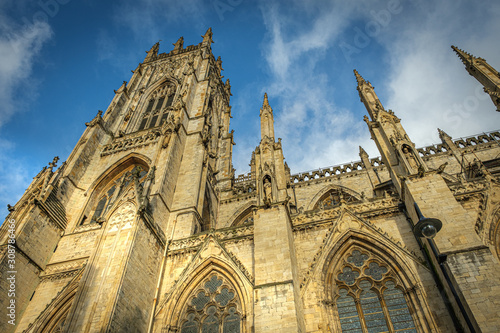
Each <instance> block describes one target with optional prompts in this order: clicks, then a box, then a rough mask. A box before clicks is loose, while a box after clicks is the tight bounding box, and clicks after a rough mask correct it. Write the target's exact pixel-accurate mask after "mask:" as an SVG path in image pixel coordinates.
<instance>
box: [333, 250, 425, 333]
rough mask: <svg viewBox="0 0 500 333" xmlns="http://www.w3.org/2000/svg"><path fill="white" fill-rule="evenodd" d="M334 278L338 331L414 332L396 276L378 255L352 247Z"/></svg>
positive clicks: (368, 332) (369, 332)
mask: <svg viewBox="0 0 500 333" xmlns="http://www.w3.org/2000/svg"><path fill="white" fill-rule="evenodd" d="M335 280H336V283H337V288H338V289H337V290H338V294H337V295H336V301H335V304H336V307H337V312H338V316H339V321H340V326H341V329H342V332H367V333H378V332H405V333H417V330H416V328H415V323H414V321H413V318H412V316H411V314H410V310H409V308H408V304H407V301H406V298H405V295H404V294H403V291H402V290H401V286H400V284H398V280H397V277H396V275H395V274H394V273H393V272H392V270H391V269H389V267H388V265H385V264H384V263H383V262H381V261H380V260H378V258H375V257H374V256H372V255H371V254H370V253H368V252H364V251H362V250H361V249H354V250H352V251H351V252H350V254H348V255H347V256H346V257H345V258H344V265H343V267H342V268H341V270H340V271H338V272H337V273H336V274H335Z"/></svg>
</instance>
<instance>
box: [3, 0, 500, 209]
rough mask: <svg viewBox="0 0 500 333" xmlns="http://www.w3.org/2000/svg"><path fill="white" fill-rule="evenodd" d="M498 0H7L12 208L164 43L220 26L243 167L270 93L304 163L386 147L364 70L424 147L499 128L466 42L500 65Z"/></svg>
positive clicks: (294, 165)
mask: <svg viewBox="0 0 500 333" xmlns="http://www.w3.org/2000/svg"><path fill="white" fill-rule="evenodd" d="M498 17H500V3H499V2H498V1H494V0H485V1H483V2H481V5H477V3H476V2H475V1H460V0H443V1H439V2H435V1H431V0H411V1H398V0H381V1H377V0H352V1H333V0H332V1H319V0H311V1H293V0H290V1H272V0H267V1H248V0H206V1H201V0H185V1H166V0H164V1H153V0H124V1H120V2H111V1H97V0H85V1H77V0H41V1H26V0H4V1H2V2H0V59H2V61H1V62H0V105H1V108H0V211H1V212H4V214H7V210H6V204H7V203H10V204H14V203H15V202H16V201H17V200H18V199H19V198H20V196H21V195H22V193H23V192H24V189H25V188H26V187H27V186H28V185H29V183H30V182H31V179H32V178H33V177H34V176H35V175H36V174H37V173H38V172H39V171H40V169H41V168H42V167H43V166H45V165H47V163H48V162H49V161H51V160H52V158H53V157H54V156H56V155H57V156H59V157H60V158H61V162H62V161H64V160H66V158H67V157H68V156H69V153H70V152H71V150H72V149H73V147H74V145H75V144H76V142H77V140H78V139H79V137H80V135H81V134H82V132H83V131H84V129H85V125H84V123H85V122H86V121H89V120H91V119H92V118H93V117H94V116H95V114H96V113H97V110H99V109H102V110H105V109H106V108H107V106H108V104H109V103H110V101H111V99H112V97H113V94H114V93H113V89H118V87H120V85H121V83H122V81H124V80H126V81H128V80H129V79H130V76H131V74H132V73H131V72H130V71H131V70H132V69H135V68H136V67H137V65H138V63H139V62H141V61H143V60H144V57H145V53H144V51H146V50H149V49H150V48H151V46H152V45H153V44H154V43H155V42H157V41H158V40H162V42H161V44H160V52H168V51H170V50H171V49H172V48H173V46H172V43H174V42H175V41H176V40H177V39H178V38H179V37H180V36H183V37H184V41H185V42H184V45H185V46H186V45H192V44H197V43H199V42H200V41H201V37H200V36H201V35H202V34H204V33H205V31H206V30H207V28H208V27H212V29H213V32H214V37H213V38H214V41H215V43H214V44H213V52H214V55H215V56H216V57H217V56H221V57H222V60H223V68H224V72H223V75H224V76H225V78H229V79H230V81H231V85H232V93H233V97H232V100H231V105H232V111H233V112H232V115H233V119H232V120H231V127H232V128H233V129H234V130H235V142H236V146H234V155H233V163H234V166H235V168H236V174H241V173H246V172H248V171H249V167H248V163H249V161H250V156H251V151H252V150H253V149H254V148H255V146H256V145H257V144H258V143H259V139H260V133H259V131H260V127H259V117H258V115H259V109H260V107H261V105H262V99H263V95H264V92H267V93H268V95H269V101H270V104H271V106H272V107H273V109H274V113H275V133H276V136H278V137H281V138H282V139H283V141H282V143H283V146H284V154H285V158H286V161H287V162H288V165H289V166H290V168H291V171H292V173H297V172H301V171H306V170H311V169H317V168H320V167H326V166H330V165H335V164H341V163H343V162H350V161H355V160H359V156H358V152H359V149H358V146H359V145H361V146H363V147H364V148H365V150H366V151H367V152H368V153H369V154H370V156H372V157H375V156H378V155H379V153H378V152H377V150H376V147H375V145H374V143H373V142H372V141H371V140H370V136H369V132H368V129H367V128H366V124H365V123H364V122H363V120H362V119H363V115H365V114H366V110H365V109H364V106H363V104H362V103H360V101H359V97H358V94H357V91H356V81H355V79H354V75H353V73H352V70H353V69H354V68H356V69H357V70H358V71H359V72H360V73H361V75H363V77H364V78H365V79H367V80H369V81H370V82H371V83H372V84H373V85H374V86H375V88H376V92H377V94H378V96H379V98H380V99H381V101H382V104H383V105H384V106H385V108H387V109H389V108H390V109H392V110H394V112H395V113H396V114H397V115H398V116H399V117H400V118H401V119H402V123H403V126H404V127H405V128H406V130H407V132H408V133H409V135H410V138H411V139H412V140H413V141H414V142H415V143H416V145H417V146H425V145H428V144H431V143H437V142H439V138H438V135H437V130H436V128H437V127H439V128H442V129H443V130H444V131H446V132H447V133H448V134H450V135H451V136H453V137H461V136H468V135H473V134H477V133H481V132H483V131H491V130H496V129H499V128H500V113H498V112H495V108H494V107H493V104H492V103H491V101H490V100H489V98H488V96H487V95H486V94H484V93H483V92H482V87H481V86H480V85H479V84H478V83H477V81H476V80H475V79H473V78H472V77H470V76H469V75H468V74H467V72H466V71H465V68H464V66H463V64H462V63H461V61H460V60H459V59H458V57H457V56H456V55H455V54H454V53H453V52H452V50H451V48H450V45H452V44H453V45H456V46H458V47H460V48H462V49H465V50H466V51H468V52H471V53H472V54H474V55H476V56H480V57H483V58H485V59H486V60H487V61H488V62H489V63H490V64H491V65H492V66H493V67H495V68H497V69H500V56H499V55H500V52H499V51H500V43H498V34H499V31H500V21H499V20H498Z"/></svg>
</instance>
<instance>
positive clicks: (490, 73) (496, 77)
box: [451, 45, 500, 111]
mask: <svg viewBox="0 0 500 333" xmlns="http://www.w3.org/2000/svg"><path fill="white" fill-rule="evenodd" d="M451 48H452V49H453V51H455V53H456V54H457V55H458V57H459V58H460V60H462V62H463V63H464V65H465V69H466V70H467V72H469V74H470V75H472V76H474V77H475V78H476V80H478V81H479V83H481V84H482V85H483V87H484V92H485V93H487V94H488V95H490V98H491V101H492V102H493V104H494V105H495V107H496V110H497V111H500V74H499V73H498V71H497V70H496V69H495V68H493V67H492V66H491V65H490V64H488V63H487V62H486V60H484V59H483V58H479V57H474V56H473V55H472V54H470V53H467V52H465V51H463V50H460V49H459V48H458V47H456V46H454V45H452V46H451Z"/></svg>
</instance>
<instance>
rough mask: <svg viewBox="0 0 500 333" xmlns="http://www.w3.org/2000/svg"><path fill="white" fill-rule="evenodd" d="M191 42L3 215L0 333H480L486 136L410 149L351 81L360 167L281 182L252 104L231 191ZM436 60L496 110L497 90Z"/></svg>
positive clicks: (278, 149) (495, 222)
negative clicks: (246, 142) (248, 138)
mask: <svg viewBox="0 0 500 333" xmlns="http://www.w3.org/2000/svg"><path fill="white" fill-rule="evenodd" d="M202 38H203V39H202V40H201V42H200V43H199V44H196V45H190V46H184V40H183V38H182V37H181V38H180V39H179V40H178V41H177V42H176V43H175V44H174V46H173V49H172V50H171V51H170V52H168V53H159V52H158V51H159V44H158V43H157V44H155V45H154V46H153V47H152V48H151V49H150V50H149V51H148V52H147V55H146V57H145V59H144V61H143V62H142V63H140V64H139V65H138V66H137V68H136V69H135V70H133V71H132V72H133V74H132V77H131V78H130V80H129V81H128V82H126V81H124V82H123V84H122V86H121V87H119V89H118V90H115V95H114V97H113V99H112V101H111V103H110V105H109V106H108V108H107V109H106V110H105V112H103V111H99V112H98V113H97V115H96V116H95V118H94V119H92V120H90V121H89V122H87V123H86V124H85V125H86V129H85V131H84V132H83V134H82V136H81V138H80V139H79V141H78V142H77V144H76V146H75V148H74V149H73V151H72V153H71V154H70V156H69V157H68V159H67V160H66V161H64V162H62V161H58V158H57V157H56V158H54V160H53V161H52V162H51V163H49V164H48V166H46V167H44V168H43V169H42V170H41V171H40V172H39V173H38V175H36V177H35V178H34V179H33V181H32V183H31V185H30V186H29V187H28V188H27V189H26V191H25V193H24V195H23V196H22V197H21V199H20V200H19V201H18V202H17V203H16V204H15V205H14V206H9V215H8V216H7V217H6V219H5V221H4V223H3V224H2V226H1V228H0V244H1V246H0V274H1V280H0V293H1V296H0V304H1V306H0V307H1V309H2V319H1V320H0V331H1V332H6V333H7V332H18V333H21V332H26V333H28V332H29V333H31V332H33V333H34V332H70V333H77V332H101V333H102V332H148V333H150V332H154V333H167V332H177V333H197V332H214V333H217V332H220V333H222V332H224V333H229V332H230V333H240V332H241V333H250V332H285V333H288V332H322V333H328V332H365V333H368V332H405V333H410V332H413V333H416V332H418V333H424V332H443V333H447V332H484V333H487V332H490V333H494V332H499V331H500V315H499V313H500V262H499V256H500V132H499V131H496V132H490V133H482V134H480V135H477V136H472V137H467V138H462V139H459V140H456V139H455V140H454V139H452V138H451V137H450V136H449V135H447V134H446V133H445V132H444V131H443V130H441V129H437V130H438V131H439V136H440V138H441V142H440V143H437V144H435V145H431V146H428V147H422V148H418V147H416V146H415V144H414V143H413V142H412V139H411V137H409V136H408V134H407V133H406V132H405V129H404V119H403V120H401V119H399V118H398V116H397V111H394V112H393V111H392V110H386V109H385V108H384V106H383V105H382V102H381V101H380V100H379V99H378V97H377V94H376V92H375V90H374V88H373V86H372V85H371V83H370V82H369V81H368V80H366V79H365V78H363V77H362V75H361V74H360V73H358V72H357V71H354V76H353V80H352V87H353V89H354V87H355V86H356V85H357V90H358V92H359V96H360V98H361V102H362V103H363V104H364V106H365V107H366V110H367V116H365V118H364V120H365V122H366V125H367V130H368V131H369V132H370V134H371V137H372V139H373V140H374V142H375V143H376V145H377V148H378V150H379V152H380V157H370V156H368V154H367V153H366V152H365V151H364V150H363V148H361V147H360V148H359V157H360V160H359V161H357V162H351V163H345V164H341V165H337V166H333V167H328V168H322V169H318V170H315V171H311V172H303V173H292V172H291V170H290V168H289V167H288V165H287V164H286V163H285V162H284V155H283V150H282V145H281V139H279V138H276V137H275V133H274V117H273V109H272V106H271V105H270V104H269V101H268V98H267V95H264V96H263V103H262V108H261V109H260V125H261V127H260V129H261V132H260V141H259V140H258V138H257V136H256V138H255V144H256V148H255V150H254V151H253V152H252V155H251V156H248V158H249V160H250V166H251V171H250V173H248V174H244V175H239V176H238V175H235V173H234V171H235V170H234V168H233V165H232V150H233V145H234V138H233V131H231V130H230V124H229V122H230V119H231V106H230V97H231V85H230V82H229V80H226V81H225V82H223V80H222V76H221V70H222V61H221V59H220V57H218V58H216V57H215V56H214V55H213V53H212V42H213V40H212V30H211V29H208V30H207V32H206V33H205V34H204V35H203V36H202ZM452 48H453V50H454V52H456V53H457V55H458V57H459V58H460V60H461V61H462V62H463V63H464V64H465V67H466V70H467V71H468V72H469V73H470V74H471V75H472V76H473V77H474V78H475V79H477V80H478V81H479V82H480V83H481V84H482V85H483V86H484V91H485V93H487V94H489V96H490V97H491V99H492V101H493V103H494V105H495V107H496V108H497V111H499V110H500V75H499V73H498V72H497V71H496V70H495V69H494V68H492V67H491V66H490V65H489V64H488V63H487V62H486V61H485V60H484V59H482V58H478V57H474V56H472V55H471V54H468V53H466V52H464V51H462V50H460V49H458V48H456V47H452ZM450 52H451V51H450ZM492 112H494V111H492ZM255 116H256V117H257V110H256V112H255ZM445 130H446V129H445ZM61 162H62V163H61Z"/></svg>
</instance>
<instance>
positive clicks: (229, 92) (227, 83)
mask: <svg viewBox="0 0 500 333" xmlns="http://www.w3.org/2000/svg"><path fill="white" fill-rule="evenodd" d="M224 89H225V90H226V93H227V94H228V95H229V96H233V94H231V83H230V82H229V79H227V80H226V83H224Z"/></svg>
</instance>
